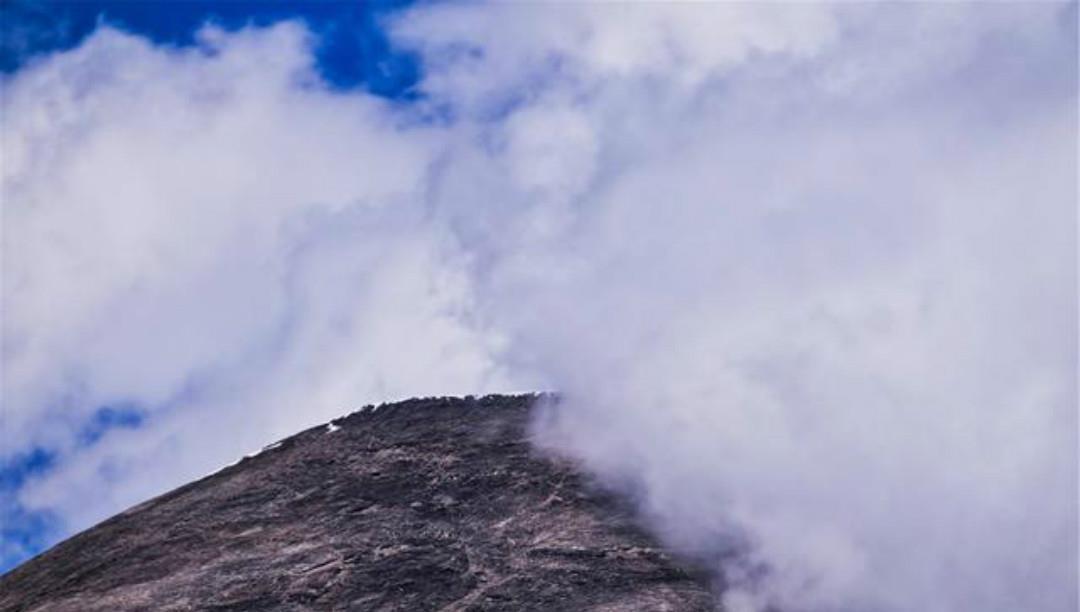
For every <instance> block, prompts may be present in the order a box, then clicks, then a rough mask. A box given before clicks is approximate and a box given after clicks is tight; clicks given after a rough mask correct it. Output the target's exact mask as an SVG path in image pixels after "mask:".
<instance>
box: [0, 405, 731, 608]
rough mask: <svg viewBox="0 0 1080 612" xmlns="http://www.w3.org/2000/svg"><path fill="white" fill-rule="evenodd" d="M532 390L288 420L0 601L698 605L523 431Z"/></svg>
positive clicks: (687, 576)
mask: <svg viewBox="0 0 1080 612" xmlns="http://www.w3.org/2000/svg"><path fill="white" fill-rule="evenodd" d="M533 403H534V396H515V397H506V396H493V397H487V398H482V399H472V398H466V399H429V400H412V401H408V402H403V403H399V404H392V405H386V406H381V407H379V408H378V409H377V410H374V411H373V410H371V409H368V410H363V411H360V412H357V413H355V414H352V415H350V416H348V417H346V418H343V419H339V420H337V421H334V422H333V423H332V424H331V425H328V426H321V427H316V428H313V429H309V430H307V431H304V432H301V433H299V434H297V435H295V436H293V437H291V438H288V439H286V440H283V441H282V442H280V443H279V444H276V445H272V446H271V447H268V448H267V449H266V450H264V451H263V452H262V453H260V454H258V455H256V456H254V457H251V458H248V459H245V460H243V461H241V462H240V463H238V464H236V465H234V466H231V467H228V468H226V469H224V470H222V471H220V472H218V473H216V474H213V475H211V476H208V477H206V478H203V479H202V480H199V481H197V482H194V483H192V484H189V485H187V486H184V487H181V488H179V489H177V490H175V491H173V492H171V493H168V494H166V495H163V496H161V497H158V498H156V499H153V500H151V501H149V502H146V503H144V504H142V505H139V506H136V507H135V508H132V509H130V510H128V511H127V512H124V513H123V514H120V515H118V516H116V517H113V518H112V519H109V520H107V521H105V522H104V523H101V524H100V525H98V526H96V527H94V528H92V529H90V530H88V531H86V532H83V533H81V534H79V535H77V536H75V537H73V538H71V539H69V540H67V541H65V542H63V543H61V544H59V545H58V546H56V547H55V548H53V549H51V550H49V551H48V552H46V553H44V554H42V555H40V556H38V557H36V558H34V559H32V560H31V561H29V562H27V563H25V564H23V565H22V566H20V567H18V568H16V569H15V570H13V571H11V572H9V573H7V574H6V575H4V576H2V577H0V610H4V611H9V610H27V611H29V610H35V611H44V610H49V611H57V612H61V611H72V612H92V611H95V610H102V611H104V610H109V611H116V610H155V611H167V610H195V609H198V610H410V611H414V610H415V611H421V610H445V611H450V610H458V611H465V610H477V611H479V610H506V611H510V610H514V611H518V610H597V611H599V610H605V611H614V610H643V611H644V610H650V611H651V610H680V611H682V610H702V611H705V610H714V609H716V604H715V601H714V599H713V598H712V596H711V595H710V594H709V591H708V589H707V588H706V587H705V586H704V585H703V584H702V583H701V581H699V580H698V579H696V577H695V575H694V574H693V573H691V572H688V571H687V570H685V569H683V568H681V567H680V566H678V565H677V564H676V563H675V562H674V561H673V560H672V559H671V558H670V557H668V556H667V555H666V554H665V553H663V552H661V551H660V550H659V549H658V548H657V546H656V544H655V543H654V542H653V541H652V540H650V538H649V537H648V536H646V535H645V534H644V533H643V532H641V531H640V530H639V529H637V528H636V527H635V526H634V524H633V521H632V520H631V518H630V516H629V514H628V513H627V512H626V511H625V509H623V508H621V507H620V504H619V502H618V500H616V499H614V498H613V497H611V496H610V495H607V494H604V493H602V492H600V491H598V490H596V489H594V488H593V487H590V486H588V485H587V484H586V482H585V480H584V479H583V477H582V476H581V475H580V474H579V473H577V472H576V471H575V470H574V468H573V466H572V465H571V464H570V463H568V462H563V461H560V460H555V459H552V458H550V457H545V456H543V455H541V454H539V453H538V452H537V451H536V450H535V449H533V448H532V447H531V446H530V445H529V444H528V442H527V440H526V433H525V429H526V423H527V420H528V416H527V415H528V412H529V409H530V406H532V405H533Z"/></svg>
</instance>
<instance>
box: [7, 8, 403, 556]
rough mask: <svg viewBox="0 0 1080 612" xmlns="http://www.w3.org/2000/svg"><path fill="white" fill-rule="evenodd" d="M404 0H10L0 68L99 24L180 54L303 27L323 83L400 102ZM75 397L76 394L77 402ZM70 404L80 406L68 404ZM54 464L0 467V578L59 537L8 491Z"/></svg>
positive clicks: (117, 420) (80, 438)
mask: <svg viewBox="0 0 1080 612" xmlns="http://www.w3.org/2000/svg"><path fill="white" fill-rule="evenodd" d="M408 4H409V2H403V1H397V0H391V1H382V2H271V3H266V2H199V1H191V2H186V1H185V2H158V3H155V2H128V1H121V2H87V1H82V0H80V1H77V2H62V1H61V2H54V1H36V0H14V1H13V2H6V3H4V4H3V5H0V11H2V12H3V13H2V17H0V41H2V42H0V70H3V72H5V73H7V74H11V73H14V72H17V71H18V70H19V69H20V68H22V67H23V66H25V65H27V64H28V63H32V62H34V61H36V60H38V59H40V58H41V57H42V56H44V55H47V54H50V53H54V52H62V51H66V50H69V49H71V48H73V47H76V46H78V45H79V44H80V43H82V41H83V40H85V39H86V37H87V36H89V35H90V34H91V33H93V32H94V31H95V29H97V28H98V27H99V26H100V25H102V24H108V25H110V26H113V27H116V28H119V29H122V30H125V31H129V32H132V33H134V34H138V35H141V36H145V37H147V38H148V39H149V40H152V41H154V42H155V43H159V44H166V45H175V46H179V47H184V46H190V45H192V44H194V34H195V32H196V31H197V30H198V29H199V28H201V27H203V26H204V25H205V24H207V23H212V24H217V25H220V26H222V27H224V28H226V29H236V28H241V27H245V26H265V25H268V24H272V23H275V22H277V21H281V20H296V19H300V20H303V21H304V22H305V23H307V24H308V27H309V28H310V29H311V30H312V31H313V32H315V33H317V36H318V47H317V49H316V53H315V57H316V59H317V62H318V63H317V67H318V70H319V73H320V75H321V76H322V78H323V79H325V81H326V82H327V83H329V84H331V85H332V86H333V87H335V88H340V89H342V90H350V89H362V90H364V91H368V92H371V93H372V94H374V95H378V96H381V97H386V98H388V99H392V100H402V101H407V100H408V99H409V98H410V97H411V95H412V93H413V90H414V87H415V85H416V82H417V80H418V78H419V70H420V67H419V63H418V61H417V58H416V57H415V55H414V54H411V53H408V52H404V51H401V50H395V49H392V48H391V46H390V44H389V41H388V40H387V36H386V34H385V32H383V30H382V29H381V27H380V19H381V18H383V17H384V16H386V15H388V14H391V13H393V12H395V11H398V10H401V9H402V8H405V7H406V6H407V5H408ZM76 397H77V395H76ZM73 401H78V399H75V400H73ZM143 418H144V410H142V409H141V408H140V407H139V406H138V405H137V404H133V405H128V406H121V407H115V406H100V407H97V408H94V409H93V410H92V411H91V413H90V416H89V417H88V418H87V419H86V420H84V421H83V422H82V423H79V424H75V425H74V426H75V427H76V429H77V430H78V434H77V436H76V440H77V444H78V445H79V446H81V447H90V446H93V445H95V444H97V443H98V442H99V440H100V439H101V438H102V436H103V435H104V434H105V433H106V432H107V431H108V430H110V429H114V428H120V429H123V428H136V427H138V426H139V425H140V424H141V422H142V420H143ZM55 462H56V454H55V451H54V450H52V449H50V448H48V447H40V446H36V447H32V448H29V449H19V450H18V452H16V453H15V454H14V455H10V456H8V457H6V458H4V459H3V461H2V462H0V572H3V571H6V570H8V569H10V568H12V567H14V566H16V565H18V564H19V563H20V562H21V561H23V560H25V559H27V558H28V557H30V556H32V555H34V554H36V553H38V552H40V551H41V550H43V549H44V548H45V547H47V546H48V545H50V544H52V543H53V542H54V541H55V540H56V538H57V537H59V536H61V535H63V534H64V533H65V531H64V529H63V525H62V522H60V521H59V520H58V519H57V518H56V517H55V516H53V515H52V514H51V513H50V512H48V511H44V510H27V509H26V508H24V507H23V506H22V505H21V504H20V503H18V501H17V500H16V499H15V497H14V494H15V492H16V491H17V490H18V489H19V488H20V487H21V486H22V485H23V484H24V483H25V482H26V480H27V478H29V477H32V476H40V475H42V474H44V473H47V472H48V471H49V470H50V469H51V468H52V467H54V465H55Z"/></svg>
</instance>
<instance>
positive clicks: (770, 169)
mask: <svg viewBox="0 0 1080 612" xmlns="http://www.w3.org/2000/svg"><path fill="white" fill-rule="evenodd" d="M1071 10H1073V9H1070V8H1068V7H1064V8H1062V7H1059V6H1054V5H1039V6H1036V5H1009V6H999V5H995V6H993V7H987V6H981V7H972V6H960V5H950V6H936V5H886V6H876V5H874V6H871V5H850V6H847V5H834V6H828V7H826V6H822V5H805V6H798V7H788V6H784V7H781V6H778V5H763V6H755V7H744V6H741V5H719V6H697V5H682V6H679V7H669V6H666V5H665V6H660V5H649V6H616V5H593V6H587V7H570V6H561V7H559V9H558V10H555V9H553V8H551V7H541V6H501V7H478V6H473V5H462V6H457V5H439V6H435V7H425V8H421V9H417V10H415V11H412V12H410V13H407V14H405V15H404V16H403V17H402V18H400V19H399V20H398V21H397V22H396V24H395V26H394V28H395V32H396V34H397V36H398V40H400V41H402V42H403V43H404V44H409V45H412V46H414V47H415V48H417V49H418V50H419V51H420V52H421V54H422V57H423V59H424V64H425V66H426V67H427V72H426V76H425V80H424V82H423V84H422V87H423V89H424V91H425V92H426V93H427V94H428V96H429V102H430V104H432V105H433V106H436V107H439V108H445V109H449V113H448V115H447V116H450V117H453V118H454V119H453V120H452V121H449V122H448V124H446V125H433V124H429V123H424V122H421V121H416V120H415V119H416V117H415V116H414V115H413V114H412V113H415V112H418V111H423V110H424V106H425V105H426V104H428V102H425V103H421V104H420V105H419V108H417V107H395V106H392V105H389V104H388V103H384V102H380V101H378V100H376V99H374V98H371V97H369V96H366V95H364V94H357V93H352V94H344V93H335V92H330V91H328V90H326V89H325V88H323V87H322V86H321V85H320V84H319V83H318V81H317V79H316V78H315V77H314V76H313V74H312V72H311V70H310V66H309V64H310V61H311V57H310V53H309V50H308V48H307V47H306V44H305V36H306V34H305V33H304V32H303V31H302V30H301V29H300V28H298V27H296V26H294V25H287V24H286V25H281V26H277V27H275V28H272V29H268V30H246V31H241V32H222V31H215V30H206V31H205V32H204V34H203V35H202V37H201V40H202V41H203V43H202V47H201V48H200V49H195V50H168V49H163V48H156V47H153V46H151V45H149V44H148V43H146V42H145V41H142V40H140V39H138V38H135V37H131V36H128V35H124V34H120V33H118V32H115V31H110V30H103V31H100V32H99V33H97V34H96V35H95V36H94V37H93V38H92V39H91V40H90V41H88V42H87V43H86V44H85V45H83V46H82V47H81V48H79V49H76V50H74V51H72V52H69V53H65V54H61V55H58V56H55V57H52V58H50V59H49V60H47V61H45V62H42V63H41V64H39V65H37V66H35V67H32V68H30V69H28V70H26V71H24V72H22V73H20V74H18V75H16V76H15V77H14V78H13V79H12V80H10V81H9V82H8V83H5V85H6V89H7V92H6V93H7V95H6V97H5V108H4V110H5V113H4V116H5V124H4V138H5V143H4V152H5V166H4V172H5V175H4V207H5V208H4V212H5V219H4V221H5V244H4V249H5V262H4V265H5V287H4V310H5V315H4V316H5V321H4V323H5V334H6V335H5V353H4V359H5V362H4V367H5V373H6V375H7V379H8V380H7V388H6V389H5V398H4V400H5V419H4V422H5V425H4V426H5V428H6V429H8V431H9V432H15V434H14V435H17V436H19V437H20V438H24V437H25V439H27V440H34V441H37V442H42V441H43V440H42V439H41V437H42V436H45V435H46V434H45V433H43V432H44V431H46V429H45V425H47V424H50V423H54V422H56V419H57V416H56V412H57V411H62V412H63V414H65V415H67V416H66V418H69V419H71V418H72V417H71V412H72V411H76V410H80V409H82V410H89V409H93V408H94V407H95V406H98V405H100V404H101V403H106V402H110V401H116V400H132V401H136V402H138V403H139V404H141V405H144V406H147V407H151V408H153V409H154V410H155V411H156V412H155V413H154V415H153V417H152V418H151V420H150V421H149V423H148V425H147V426H146V427H143V428H140V429H138V430H135V431H125V432H116V433H114V434H111V436H110V437H108V438H106V439H105V440H103V442H102V443H101V444H99V445H98V446H96V447H94V448H93V449H89V450H82V451H77V452H79V453H81V454H80V460H78V461H67V462H65V463H64V464H63V465H62V467H61V468H60V470H59V471H57V472H54V473H53V474H51V475H50V476H49V477H47V478H45V479H42V480H39V481H37V482H35V483H33V484H32V485H31V486H30V487H28V488H27V489H26V490H25V491H24V492H23V494H22V495H23V499H24V501H25V502H26V503H28V504H31V505H36V506H43V507H50V508H56V509H59V510H60V511H61V512H63V513H64V514H65V516H67V517H68V518H69V519H70V520H71V522H72V524H73V525H75V526H82V525H85V524H87V523H88V522H89V521H91V520H93V519H95V518H100V517H101V516H104V515H105V514H108V513H110V512H113V511H115V510H117V509H119V508H120V507H122V506H124V505H125V504H128V503H131V502H133V501H135V500H137V499H140V498H142V497H144V496H146V495H149V494H151V493H153V492H156V491H160V490H161V488H162V487H167V486H170V485H173V484H178V483H179V482H181V481H183V480H185V479H186V478H188V477H190V476H192V475H194V474H197V473H200V472H205V471H209V469H212V468H213V467H214V466H216V465H219V464H221V463H224V462H226V461H228V460H229V459H231V458H233V457H234V456H236V455H239V454H242V453H244V452H247V451H249V450H251V449H252V448H258V447H259V446H260V445H262V444H265V443H266V442H268V441H270V440H272V439H273V438H274V437H277V436H281V435H284V434H286V433H289V432H290V431H293V430H294V429H297V428H298V427H299V426H301V425H304V424H309V423H312V422H318V421H321V420H326V419H327V418H328V417H330V416H332V415H334V414H336V413H337V412H339V411H340V410H341V409H343V408H344V407H346V406H353V405H357V404H360V403H364V402H366V401H372V400H378V399H382V398H387V397H401V396H409V395H422V394H428V393H466V392H482V391H485V390H491V389H506V388H523V387H525V386H529V385H531V386H539V387H543V388H557V389H559V390H561V391H563V392H564V393H565V397H564V401H563V402H562V403H561V404H560V405H559V406H558V407H555V408H553V409H552V412H551V414H550V415H548V419H547V420H544V421H542V422H540V423H538V435H540V436H541V437H542V438H543V439H544V440H546V441H547V443H549V444H552V445H554V446H556V447H558V448H559V449H560V450H562V451H564V452H569V453H572V454H574V455H576V456H579V457H581V458H582V459H583V460H584V461H585V462H586V464H587V465H588V466H589V467H590V468H591V469H593V470H594V471H596V472H598V473H601V474H603V475H605V476H606V477H607V478H608V479H609V480H610V482H612V483H618V484H619V485H620V486H626V487H629V488H631V489H632V490H633V491H634V492H635V493H636V494H637V495H638V497H639V499H640V500H641V503H642V507H643V509H644V510H645V511H646V513H647V514H648V516H649V517H650V520H651V521H652V523H653V525H654V527H655V529H656V530H657V532H658V533H660V534H661V535H662V536H663V537H664V538H666V540H667V541H668V542H669V543H670V544H671V545H672V546H675V547H677V548H680V549H682V550H685V551H687V552H691V553H693V554H699V555H701V556H703V557H706V558H708V559H710V560H711V562H714V563H716V568H717V570H718V571H720V572H722V573H724V574H725V575H726V577H727V578H728V579H729V580H731V581H732V582H733V585H734V589H733V590H732V591H731V592H730V593H729V595H728V598H729V600H730V602H729V603H731V606H732V607H733V609H737V608H739V607H742V608H743V609H762V608H763V607H764V606H767V605H772V604H776V605H780V606H782V607H783V609H790V610H848V609H881V610H930V611H933V610H941V611H959V610H970V609H1025V610H1044V611H1057V610H1061V611H1064V610H1071V609H1074V608H1075V605H1076V576H1077V556H1076V546H1075V544H1076V540H1077V533H1076V499H1077V491H1076V480H1077V474H1076V429H1077V420H1076V413H1075V408H1076V386H1075V385H1076V367H1077V359H1076V336H1077V334H1076V331H1077V330H1076V322H1075V316H1076V311H1077V308H1076V262H1075V247H1076V236H1075V233H1076V199H1075V198H1076V196H1075V187H1076V183H1075V181H1076V167H1077V160H1076V149H1075V135H1076V129H1077V120H1076V94H1075V87H1076V80H1075V67H1076V66H1075V51H1076V49H1075V38H1076V31H1075V23H1074V21H1075V20H1070V18H1069V17H1070V11H1071ZM1073 16H1074V15H1073ZM73 389H74V390H75V391H74V392H73ZM73 393H74V395H73V397H68V398H67V399H66V400H65V398H64V395H65V394H67V395H69V396H70V395H72V394H73ZM74 420H75V421H76V422H77V419H74ZM208 424H209V425H208ZM51 431H54V432H56V433H54V434H52V435H53V436H54V437H55V438H57V439H59V440H60V441H61V442H62V441H63V438H64V434H65V430H64V429H62V428H61V429H60V430H57V429H56V428H53V429H52V430H51ZM67 433H70V429H69V430H67ZM5 435H11V434H5ZM9 439H14V438H9ZM72 452H76V451H72ZM102 466H111V468H110V469H109V470H103V469H102ZM106 473H107V474H111V476H108V477H107V478H106V480H107V483H108V484H107V486H103V484H102V478H104V477H103V476H102V475H103V474H106ZM98 487H100V488H102V490H105V491H107V492H108V493H107V494H106V495H103V496H99V497H97V498H96V499H100V500H101V501H100V503H97V504H93V505H86V504H84V503H82V500H84V499H86V491H91V490H97V488H98ZM731 547H738V548H739V549H740V550H741V553H740V557H739V560H738V561H732V560H730V559H729V560H722V559H721V557H720V556H718V555H720V554H721V553H723V552H724V551H727V550H729V549H730V548H731ZM761 568H766V571H765V572H764V573H762V572H761V571H759V570H760V569H761Z"/></svg>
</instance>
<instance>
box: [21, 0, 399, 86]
mask: <svg viewBox="0 0 1080 612" xmlns="http://www.w3.org/2000/svg"><path fill="white" fill-rule="evenodd" d="M409 4H410V2H408V1H407V0H384V1H381V2H253V1H240V2H202V1H198V0H193V1H185V2H125V1H121V2H89V1H88V2H83V1H76V2H64V1H58V2H52V1H38V0H14V1H12V2H6V3H4V5H3V7H0V10H2V11H3V21H2V22H0V28H3V36H2V40H3V43H0V45H2V47H0V51H2V55H0V70H3V71H4V72H9V73H10V72H11V71H13V70H16V69H18V68H19V67H20V66H21V65H23V64H24V63H25V62H27V61H30V60H31V59H32V58H33V57H34V56H36V55H38V54H41V53H47V52H50V51H57V50H66V49H70V48H72V47H74V46H76V45H78V44H79V43H80V42H81V41H82V40H83V39H85V38H86V36H87V35H89V34H90V33H91V32H92V31H93V30H94V29H95V28H96V27H97V26H98V25H99V24H100V23H108V24H111V25H114V26H116V27H119V28H122V29H125V30H128V31H131V32H135V33H138V34H142V35H145V36H147V37H149V38H150V39H151V40H153V41H155V42H159V43H165V44H172V45H181V46H183V45H190V44H192V43H193V35H194V33H195V31H196V30H198V28H200V27H201V26H203V25H204V24H206V23H208V22H209V23H215V24H219V25H221V26H223V27H225V28H227V29H235V28H238V27H243V26H246V25H254V26H260V25H267V24H270V23H274V22H276V21H280V20H283V19H302V20H304V21H305V22H306V23H307V24H308V25H309V27H310V28H311V29H312V31H314V32H316V33H318V37H319V48H318V49H317V52H316V57H317V59H318V62H319V69H320V72H321V74H322V75H323V77H324V78H325V79H326V80H327V81H329V82H330V83H333V84H334V85H335V86H337V87H342V88H352V87H362V88H364V89H366V90H368V91H371V92H374V93H377V94H378V95H382V96H387V97H390V98H396V97H401V96H407V95H408V94H409V91H410V89H411V88H412V87H413V86H414V85H415V84H416V81H417V78H418V70H419V66H418V63H417V61H416V58H415V57H414V56H412V55H410V54H408V53H404V52H401V51H395V50H393V49H391V48H390V45H389V41H388V40H387V37H386V34H385V33H384V32H383V31H382V29H381V27H380V22H379V20H380V18H381V17H383V16H385V15H387V14H390V13H393V12H395V11H398V10H401V9H402V8H405V7H407V6H408V5H409Z"/></svg>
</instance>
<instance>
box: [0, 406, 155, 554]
mask: <svg viewBox="0 0 1080 612" xmlns="http://www.w3.org/2000/svg"><path fill="white" fill-rule="evenodd" d="M144 420H145V415H144V413H143V411H141V410H139V408H138V407H137V406H134V405H130V404H120V405H115V406H102V407H101V408H98V409H97V410H95V411H94V412H93V414H92V415H91V416H90V418H89V419H87V420H86V422H85V423H84V424H83V425H82V426H81V428H80V429H79V432H78V434H77V435H76V437H75V440H76V444H77V448H89V447H91V446H93V445H95V444H97V443H98V442H99V441H100V440H101V439H102V438H103V437H104V436H105V435H106V434H107V433H108V432H110V431H113V430H116V429H125V428H126V429H132V428H136V427H139V426H140V425H142V424H143V422H144ZM60 460H61V458H60V456H59V454H58V453H57V451H55V450H53V449H48V448H42V447H36V448H33V449H30V450H27V451H24V452H21V453H18V454H16V455H14V456H13V457H10V458H8V459H6V460H4V461H2V462H0V573H3V572H6V571H8V570H10V569H12V568H14V567H15V566H17V565H18V564H19V563H22V562H23V561H25V560H26V559H29V558H30V557H32V556H34V555H36V554H37V553H39V552H41V551H43V550H45V549H46V548H48V547H49V546H51V545H52V544H54V543H55V541H56V540H57V539H58V538H59V537H60V536H61V535H62V534H63V533H64V532H63V525H61V524H60V521H59V520H58V519H57V517H56V516H55V515H53V514H52V513H50V512H47V511H43V510H38V509H30V508H27V507H26V506H25V505H24V504H22V503H21V502H20V501H19V496H18V493H19V490H20V489H21V488H22V487H23V486H24V485H25V484H26V483H27V481H29V480H30V479H32V478H35V477H39V476H43V475H46V474H48V472H49V471H51V470H53V469H55V467H56V466H57V464H58V463H59V461H60Z"/></svg>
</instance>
